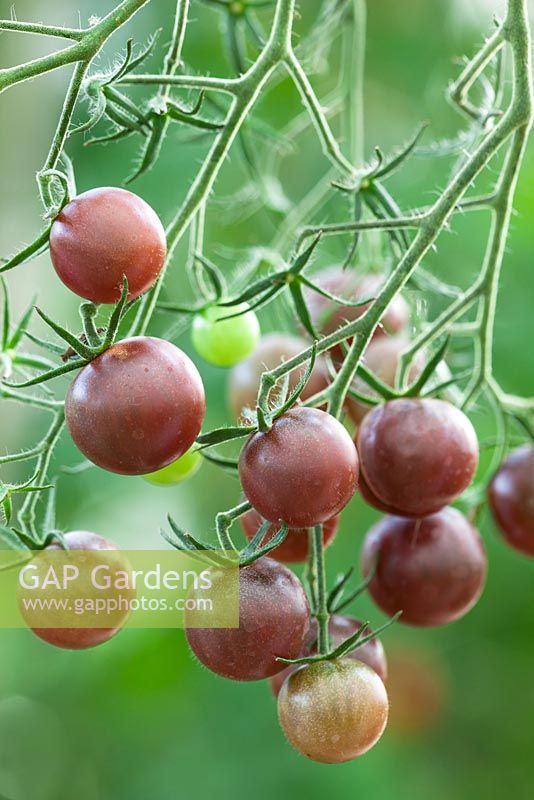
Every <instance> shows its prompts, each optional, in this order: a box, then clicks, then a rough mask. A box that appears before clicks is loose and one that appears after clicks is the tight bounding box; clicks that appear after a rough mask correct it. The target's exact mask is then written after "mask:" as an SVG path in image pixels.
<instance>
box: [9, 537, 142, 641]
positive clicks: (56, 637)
mask: <svg viewBox="0 0 534 800" xmlns="http://www.w3.org/2000/svg"><path fill="white" fill-rule="evenodd" d="M65 540H66V542H67V546H68V549H69V551H70V550H82V551H84V552H83V562H84V572H86V573H87V574H83V573H82V571H81V564H80V565H77V564H76V562H75V566H78V568H79V569H80V579H79V580H81V581H82V580H83V584H79V583H78V582H73V583H72V585H71V586H70V587H69V588H68V589H65V590H62V591H60V592H57V591H56V590H54V589H52V594H51V595H50V591H49V590H46V589H41V588H38V589H28V590H25V589H22V588H21V587H20V586H19V597H18V602H19V608H20V612H21V614H22V616H23V618H24V620H25V622H26V624H27V625H28V627H30V628H31V630H32V631H33V633H35V634H36V636H38V637H39V638H40V639H43V641H45V642H48V644H52V645H54V646H55V647H61V648H64V649H66V650H86V649H88V648H90V647H96V646H97V645H99V644H103V643H104V642H107V641H108V639H111V638H112V637H113V636H115V635H116V634H117V633H118V632H119V631H120V630H121V628H122V626H123V625H124V623H125V622H126V619H127V617H128V615H129V609H127V608H126V606H125V607H124V608H121V607H120V606H119V610H118V611H116V612H113V613H111V614H110V615H109V616H108V619H110V620H113V622H114V626H113V627H111V628H82V627H60V628H52V627H36V620H37V619H40V618H41V617H40V614H39V613H37V614H36V612H35V611H32V610H31V608H29V607H28V605H27V604H25V603H24V600H26V599H35V598H36V597H38V598H42V599H43V600H46V598H47V597H49V599H52V598H54V599H55V600H57V601H61V600H65V599H66V600H68V601H69V602H71V603H74V601H75V600H79V599H80V597H83V599H84V600H85V601H87V600H90V599H108V598H109V596H110V595H109V593H108V594H106V595H105V596H104V594H103V591H101V590H99V589H98V588H97V589H95V588H94V587H93V585H92V583H91V579H90V570H92V569H94V568H96V567H102V566H105V567H106V568H107V570H108V571H109V570H110V569H113V570H117V571H121V570H124V571H125V572H128V571H129V564H128V563H127V561H126V559H124V558H123V557H122V556H121V555H120V554H119V553H118V551H117V547H116V545H115V544H113V542H110V541H109V539H104V538H102V537H101V536H97V535H96V534H95V533H89V532H87V531H72V532H71V533H67V534H65ZM61 549H62V548H61V547H60V546H59V545H58V544H55V543H54V544H51V545H49V546H48V547H47V548H46V550H45V551H43V555H44V557H45V561H46V554H47V553H49V552H50V551H54V550H61ZM102 551H105V552H106V553H107V552H108V551H113V552H114V553H115V552H116V553H117V555H116V556H114V555H113V556H112V557H110V556H103V555H102ZM92 553H94V558H93V557H92V555H91V554H92ZM99 554H101V555H100V556H99ZM35 561H36V562H38V561H39V555H38V556H37V557H36V559H35ZM32 563H33V562H32ZM54 565H55V566H54ZM36 566H37V565H36ZM43 566H44V565H43ZM47 566H48V567H50V566H52V567H54V570H55V573H56V574H61V569H62V563H61V564H60V563H59V562H57V563H56V562H54V561H50V562H49V563H48V565H47ZM41 572H43V570H41ZM43 574H44V575H46V572H44V573H43ZM33 575H34V573H33V572H32V573H31V577H33ZM80 585H83V589H84V590H83V591H81V589H80ZM72 594H74V596H73V597H71V595H72ZM116 594H117V592H116V591H115V590H114V589H112V590H111V595H112V596H116ZM130 596H131V592H130V591H127V592H126V599H128V598H130ZM71 620H73V621H76V622H77V621H78V620H80V621H81V620H82V615H77V614H74V613H73V612H71V613H70V617H68V618H67V619H65V622H66V623H67V622H70V621H71Z"/></svg>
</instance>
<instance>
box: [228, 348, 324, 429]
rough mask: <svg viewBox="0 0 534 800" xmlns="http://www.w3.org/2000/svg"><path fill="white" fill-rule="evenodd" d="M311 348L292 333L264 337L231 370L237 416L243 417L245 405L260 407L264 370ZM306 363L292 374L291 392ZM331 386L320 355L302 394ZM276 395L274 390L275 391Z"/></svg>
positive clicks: (231, 397) (232, 403) (309, 394)
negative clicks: (255, 347)
mask: <svg viewBox="0 0 534 800" xmlns="http://www.w3.org/2000/svg"><path fill="white" fill-rule="evenodd" d="M308 347H309V344H308V342H307V341H306V340H305V339H301V338H300V337H298V336H291V335H290V334H288V333H269V334H267V335H266V336H263V337H262V338H261V340H260V343H259V346H258V348H257V350H256V351H255V352H254V353H253V354H252V355H251V356H250V358H247V360H246V361H243V362H242V363H241V364H239V365H238V366H236V367H234V369H233V370H232V372H231V373H230V383H229V401H230V408H231V410H232V412H233V414H234V415H235V416H236V417H239V416H240V415H241V413H242V411H243V409H244V408H251V409H253V410H255V409H256V400H257V397H258V390H259V386H260V379H261V376H262V373H263V372H266V371H267V370H271V369H275V368H276V367H278V366H280V364H281V363H282V362H283V361H289V360H290V359H292V358H294V356H297V355H299V353H302V352H303V351H304V350H307V348H308ZM305 371H306V365H305V364H304V365H303V366H301V367H298V368H297V369H295V370H293V372H291V373H290V380H289V391H290V392H291V391H293V390H294V389H295V387H296V386H297V384H298V382H299V380H300V379H301V377H302V375H303V374H304V373H305ZM327 385H328V368H327V365H326V361H325V359H324V358H323V357H322V356H318V357H317V359H316V361H315V365H314V368H313V371H312V374H311V375H310V378H309V380H308V383H307V384H306V386H305V387H304V390H303V392H302V394H301V399H302V400H307V399H308V398H309V397H313V395H315V394H317V393H318V392H320V391H322V390H323V389H325V388H326V386H327ZM273 394H274V392H273Z"/></svg>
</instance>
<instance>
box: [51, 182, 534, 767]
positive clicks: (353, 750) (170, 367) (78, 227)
mask: <svg viewBox="0 0 534 800" xmlns="http://www.w3.org/2000/svg"><path fill="white" fill-rule="evenodd" d="M124 231H128V236H127V237H125V236H124ZM50 247H51V256H52V261H53V264H54V266H55V268H56V270H57V273H58V275H59V276H60V278H61V279H62V280H63V282H64V283H65V284H66V285H67V286H68V287H69V288H70V289H72V290H73V291H74V292H76V293H77V294H78V295H80V296H81V297H83V298H85V299H87V300H90V301H92V302H95V303H112V302H116V301H117V300H118V299H119V296H120V287H121V284H122V281H123V276H126V277H127V279H128V287H129V292H130V298H131V299H133V298H135V297H137V296H139V295H140V294H141V293H143V292H145V291H146V290H147V289H148V288H149V287H150V286H151V285H153V283H154V282H155V281H156V279H157V277H158V275H159V274H160V271H161V269H162V267H163V263H164V260H165V256H166V252H165V238H164V233H163V229H162V227H161V224H160V222H159V220H158V218H157V217H156V215H155V214H154V212H153V211H152V210H151V209H150V208H149V207H148V206H147V205H146V204H145V203H144V202H143V201H142V200H140V199H139V198H137V197H136V196H135V195H132V194H131V193H129V192H125V191H122V190H119V189H98V190H94V191H92V192H88V193H86V194H84V195H81V196H80V197H78V198H77V199H75V200H74V201H72V202H71V203H70V204H69V205H67V206H66V207H65V208H64V209H63V211H62V212H61V213H60V215H59V217H58V218H57V220H56V222H55V223H54V225H53V228H52V232H51V238H50ZM377 281H380V279H379V278H375V277H373V278H366V279H365V280H364V281H362V280H359V282H356V279H355V276H354V273H353V272H352V271H343V270H341V269H337V268H336V269H332V270H328V271H327V272H325V273H324V274H323V275H322V276H320V282H321V285H322V287H323V288H324V289H325V290H326V291H327V292H328V293H330V294H334V295H336V296H337V297H339V296H343V297H346V298H347V299H351V300H354V299H361V298H365V297H368V296H370V295H372V294H373V293H374V292H376V288H377ZM306 300H307V304H308V307H309V311H310V314H311V317H312V319H313V321H314V324H315V326H316V328H317V329H319V330H321V332H322V333H323V334H327V333H330V332H332V331H334V330H336V329H338V328H339V326H340V325H341V324H343V323H344V322H346V321H347V320H351V319H355V318H357V317H358V316H359V315H361V314H362V313H363V312H364V311H365V308H366V306H365V305H360V306H358V307H356V306H355V305H354V304H353V305H351V306H343V305H342V304H333V303H332V302H331V301H329V300H328V299H327V298H326V297H325V296H323V295H320V294H317V293H312V292H310V293H309V295H308V296H307V297H306ZM408 312H409V310H408V307H407V305H406V303H405V301H404V300H403V299H402V298H398V299H397V300H395V301H394V302H393V303H392V304H391V306H390V308H389V310H388V311H387V312H386V314H385V316H384V318H383V320H382V326H381V329H380V330H379V331H378V332H377V334H375V337H374V338H373V340H372V341H371V343H370V344H369V345H368V348H367V351H366V353H365V363H366V365H367V366H368V367H369V369H371V370H372V371H373V372H374V373H375V374H376V375H377V376H378V377H379V378H380V379H381V380H382V382H383V383H385V384H389V385H391V386H393V384H394V378H395V372H396V369H397V365H398V361H399V357H400V354H401V353H402V351H403V350H404V349H405V348H406V346H407V336H406V333H405V330H406V327H407V322H408ZM221 316H224V315H223V314H221V313H220V312H219V311H218V309H217V308H214V309H213V310H211V311H210V312H209V313H204V314H202V315H201V316H200V317H199V318H198V319H196V320H195V322H194V326H193V342H194V344H195V346H196V348H197V350H198V351H199V352H200V353H201V354H202V355H203V356H204V357H207V358H208V359H209V360H211V361H213V362H214V363H219V364H221V365H224V366H229V365H231V364H234V365H235V362H236V361H239V362H240V363H238V364H237V365H235V366H234V369H233V370H232V372H231V376H230V404H231V407H232V409H233V412H234V414H235V415H236V416H238V417H239V416H241V414H242V412H243V409H245V408H252V409H253V408H255V405H256V397H257V393H258V386H259V381H260V377H261V374H262V373H263V372H264V371H265V370H267V369H272V368H274V367H276V366H278V365H279V364H280V362H281V361H283V360H287V359H290V358H292V357H293V356H295V355H297V354H298V353H300V352H302V351H303V349H305V348H306V347H307V346H308V345H307V342H306V341H305V340H303V339H302V338H300V337H298V336H290V335H287V334H270V335H267V336H264V337H263V338H262V339H260V340H259V343H258V337H259V328H257V321H255V317H254V315H253V314H252V315H248V314H245V315H244V317H237V318H235V320H229V319H227V320H222V321H220V317H221ZM233 322H236V324H238V326H241V327H238V328H237V331H238V332H237V334H235V331H236V328H232V323H233ZM245 334H247V335H245ZM234 335H236V341H238V342H239V347H238V348H237V350H235V349H234V350H235V352H234V357H232V358H229V357H228V348H225V346H224V344H225V340H226V337H227V336H228V337H229V338H230V339H231V338H232V336H234ZM251 351H253V352H252V353H251ZM236 352H237V357H235V353H236ZM247 356H249V357H248V358H247ZM343 357H344V351H343V350H342V348H341V347H338V348H335V349H334V350H333V351H332V353H331V354H329V358H331V360H332V362H333V363H334V364H339V362H340V361H341V360H342V359H343ZM303 369H304V368H303V367H302V368H299V369H296V370H294V371H293V373H292V374H291V375H290V389H291V388H295V386H296V385H297V382H298V380H299V378H300V376H301V375H302V371H303ZM412 370H413V373H412V375H413V376H415V375H417V373H418V372H419V371H420V370H421V365H420V364H418V363H417V359H416V360H415V363H414V365H413V367H412ZM329 380H330V378H329V369H328V363H327V361H326V359H325V358H323V357H319V358H318V359H317V361H316V362H315V365H314V368H313V371H312V374H311V376H310V379H309V380H308V383H307V385H306V387H305V388H304V390H303V391H302V394H301V398H300V399H301V401H305V400H307V399H309V398H310V397H312V396H313V395H315V394H317V393H319V392H321V391H322V390H323V389H324V388H325V387H327V385H328V383H329ZM359 380H360V379H358V378H357V379H356V380H355V383H354V388H355V389H356V391H360V393H361V389H362V387H361V385H360V383H359ZM368 393H369V392H368V391H367V394H368ZM375 401H376V405H373V406H369V405H364V404H363V403H362V402H361V401H359V400H357V399H351V398H347V402H346V407H345V409H346V412H347V415H348V417H349V418H350V419H351V420H352V422H353V423H354V426H355V428H356V430H357V436H356V438H355V439H354V438H353V436H352V435H351V434H350V433H349V432H348V430H347V428H346V427H345V426H344V425H343V424H341V422H339V421H338V420H337V419H335V418H334V417H333V416H331V415H330V414H328V413H327V412H326V411H324V410H321V409H318V408H312V407H307V406H304V405H296V406H294V407H293V408H291V409H289V410H288V411H286V412H285V413H283V414H282V415H281V416H279V417H278V418H276V419H275V420H274V422H273V423H272V426H271V427H270V429H269V430H267V431H265V432H264V431H258V432H255V433H253V434H252V435H251V436H250V437H249V438H248V440H247V441H246V443H245V445H244V447H243V449H242V451H241V455H240V459H239V477H240V481H241V485H242V488H243V492H244V495H245V497H246V499H247V500H248V501H249V503H250V505H251V507H252V509H251V510H250V511H249V512H248V513H246V514H245V515H244V516H242V518H241V524H242V527H243V530H244V532H245V534H246V536H247V538H248V539H252V538H253V537H254V536H255V535H256V534H257V532H258V530H259V528H260V527H261V525H262V524H263V523H264V521H268V522H271V523H272V525H271V528H270V530H269V531H268V532H267V534H266V537H265V538H266V540H268V539H269V538H270V537H271V536H272V535H273V534H274V532H276V531H277V530H278V528H279V526H280V523H281V522H282V521H283V522H284V523H286V525H287V526H288V527H289V533H288V535H287V538H286V539H285V541H284V542H283V543H282V544H281V545H280V546H279V547H278V548H277V549H275V550H274V551H272V552H271V554H270V556H271V557H269V558H261V559H259V560H257V561H256V562H254V563H252V564H250V565H248V566H246V567H243V568H242V569H241V572H240V624H239V627H238V628H236V629H209V630H206V629H195V628H193V627H190V628H188V629H187V638H188V641H189V644H190V646H191V649H192V650H193V652H194V653H195V655H196V657H197V658H198V659H199V661H200V662H202V664H204V665H205V666H206V667H207V668H208V669H210V670H211V671H213V672H215V673H217V674H219V675H222V676H224V677H226V678H230V679H233V680H239V681H255V680H261V679H271V683H272V687H273V691H274V692H275V694H276V695H277V696H278V707H279V718H280V723H281V725H282V728H283V730H284V732H285V733H286V735H287V738H288V739H289V741H290V742H291V743H292V744H293V745H294V746H295V748H296V749H297V750H299V751H300V752H301V753H303V754H305V755H306V756H308V757H310V758H312V759H315V760H317V761H321V762H341V761H346V760H349V759H352V758H355V757H357V756H359V755H361V754H362V753H364V752H366V751H367V750H369V748H370V747H372V746H373V745H374V744H375V743H376V742H377V740H378V739H379V738H380V736H381V734H382V732H383V730H384V727H385V725H386V722H387V716H388V697H387V693H386V689H385V682H386V680H387V666H386V659H385V655H384V650H383V648H382V645H381V643H380V641H379V640H378V639H377V638H374V639H373V638H372V639H370V640H368V641H366V642H365V644H363V645H361V646H357V644H356V645H355V649H353V650H352V651H351V652H350V653H348V654H346V655H345V656H343V657H342V658H339V659H336V658H328V657H327V658H326V659H324V660H318V659H317V658H314V655H315V654H316V653H317V639H318V628H317V622H316V620H315V619H314V618H313V617H312V615H311V613H310V606H309V602H308V598H307V595H306V592H305V590H304V587H303V584H302V583H301V581H300V580H299V579H298V578H297V577H296V576H295V574H294V573H293V572H291V571H290V570H289V569H288V568H287V567H286V566H285V563H298V562H303V561H305V560H306V559H307V558H308V556H309V540H308V530H309V529H310V528H314V527H316V526H323V528H322V530H323V537H324V544H325V546H326V545H328V544H330V543H331V542H332V540H333V539H334V537H335V535H336V532H337V529H338V525H339V515H340V513H341V512H342V510H343V509H344V508H345V507H346V506H347V504H348V503H349V501H350V500H351V498H352V497H353V495H354V494H355V492H356V491H357V489H358V490H359V492H360V494H361V496H362V498H363V499H364V500H365V501H366V502H367V503H368V504H370V505H371V506H372V507H374V508H376V509H378V510H380V511H381V512H383V513H384V514H385V515H386V516H384V517H383V518H382V520H381V521H380V522H379V523H378V524H377V525H375V526H374V527H373V528H372V529H371V530H370V531H369V532H368V534H367V536H366V537H365V540H364V543H363V548H362V554H361V561H362V571H363V575H364V577H367V578H368V581H369V592H370V594H371V596H372V598H373V600H374V601H375V603H376V604H377V606H378V607H379V608H380V609H381V610H382V611H384V612H385V613H386V614H388V615H394V614H396V613H397V612H402V617H401V622H403V623H405V624H409V625H416V626H435V625H444V624H447V623H450V622H452V621H454V620H457V619H459V618H460V617H462V616H463V615H464V614H466V613H467V612H468V611H469V609H471V608H472V606H473V605H474V604H475V603H476V601H477V599H478V597H479V596H480V593H481V591H482V588H483V585H484V581H485V577H486V568H487V560H486V554H485V550H484V546H483V543H482V539H481V537H480V535H479V533H478V531H477V530H476V529H475V527H474V526H473V524H472V522H471V521H470V520H469V519H468V518H467V517H466V516H464V515H463V514H462V513H461V512H460V511H458V510H457V509H456V508H454V507H453V506H452V505H451V504H452V503H454V501H455V500H457V499H458V498H459V497H460V495H461V494H462V493H463V492H464V491H465V490H466V489H467V487H468V486H469V485H470V484H471V482H472V480H473V478H474V475H475V472H476V470H477V466H478V456H479V449H478V442H477V437H476V434H475V431H474V429H473V426H472V424H471V422H470V421H469V419H468V418H467V417H466V416H465V414H464V413H463V412H462V411H460V410H458V409H457V408H456V407H455V406H453V405H452V404H451V403H449V402H446V401H444V400H441V399H436V398H432V397H428V396H427V397H424V398H419V397H399V398H396V399H393V400H390V401H387V402H383V401H382V400H381V399H380V398H378V397H377V398H375ZM65 410H66V420H67V425H68V428H69V431H70V433H71V435H72V438H73V440H74V442H75V443H76V445H77V446H78V447H79V449H80V450H81V451H82V452H83V453H84V454H85V456H86V457H87V458H88V459H90V460H91V461H92V462H93V463H95V464H97V465H98V466H100V467H102V468H104V469H106V470H109V471H112V472H117V473H121V474H125V475H146V474H147V473H149V477H150V479H151V480H154V481H156V482H160V483H172V482H174V481H175V480H180V479H183V478H184V477H186V476H187V475H190V474H191V473H192V472H193V471H194V470H195V469H196V468H198V464H199V459H200V456H199V454H198V453H197V452H195V450H194V448H193V445H194V443H195V440H196V438H197V436H198V435H199V432H200V429H201V426H202V423H203V418H204V413H205V396H204V389H203V385H202V381H201V378H200V375H199V373H198V371H197V369H196V367H195V365H194V364H193V363H192V361H191V360H190V359H189V358H188V357H187V356H186V355H185V354H184V353H183V352H182V351H181V350H179V349H178V348H177V347H175V346H174V345H173V344H170V343H169V342H167V341H163V340H161V339H155V338H152V337H147V336H142V337H137V338H131V339H126V340H123V341H120V342H118V343H117V344H114V345H113V346H111V347H110V348H109V349H108V350H107V351H105V352H104V353H103V354H101V355H100V356H98V357H97V358H95V359H94V360H93V361H92V362H91V363H89V364H88V365H87V366H85V367H84V368H83V369H82V370H81V371H80V373H79V374H78V376H77V377H76V378H75V380H74V381H73V383H72V385H71V386H70V389H69V391H68V394H67V398H66V406H65ZM192 448H193V449H192ZM154 473H155V474H154ZM489 499H490V505H491V508H492V510H493V513H494V517H495V519H496V521H497V524H498V526H499V528H500V529H501V531H502V532H503V534H504V536H505V538H506V540H507V541H508V542H509V543H510V544H511V545H512V546H513V547H515V548H516V549H518V550H520V551H521V552H523V553H526V554H527V555H530V556H534V447H533V446H532V445H526V446H524V447H522V448H520V449H519V450H517V451H515V452H513V453H512V454H511V455H510V456H509V457H508V459H507V460H506V461H505V462H504V463H503V465H502V466H501V468H500V469H499V471H498V472H497V474H496V475H495V477H494V479H493V481H492V483H491V486H490V490H489ZM92 536H93V538H92V539H91V538H88V536H87V535H85V534H76V533H75V534H68V535H67V541H68V544H69V546H71V547H90V548H92V547H95V548H102V547H104V548H107V547H112V546H113V545H112V544H111V543H109V542H107V541H105V540H102V539H100V538H99V537H94V535H92ZM284 562H285V563H284ZM360 629H361V630H362V636H365V635H366V631H365V629H364V627H363V626H362V624H361V623H360V622H359V621H358V620H355V619H353V618H351V617H347V616H343V615H340V614H333V615H332V616H331V617H330V620H329V633H330V641H331V651H330V652H333V651H334V650H335V649H336V647H337V646H339V645H341V644H342V643H343V642H346V641H347V640H348V639H349V638H350V637H351V636H353V635H354V634H355V633H356V632H357V631H359V630H360ZM38 633H39V635H40V636H42V637H43V638H45V639H47V640H48V641H51V642H53V643H54V644H56V645H58V646H64V647H72V648H83V647H89V646H92V645H95V644H98V643H100V642H101V641H103V640H105V639H107V638H110V636H112V635H113V634H114V633H116V629H113V630H108V631H101V630H100V631H91V630H77V631H71V630H63V631H46V630H44V631H43V630H40V631H38ZM367 633H369V631H367ZM327 655H328V654H327ZM308 657H309V658H310V659H311V660H310V662H309V663H307V664H304V665H302V664H298V665H290V666H287V664H286V663H284V662H283V661H280V660H279V659H281V658H282V659H285V660H286V661H291V660H298V659H301V658H304V659H306V658H308Z"/></svg>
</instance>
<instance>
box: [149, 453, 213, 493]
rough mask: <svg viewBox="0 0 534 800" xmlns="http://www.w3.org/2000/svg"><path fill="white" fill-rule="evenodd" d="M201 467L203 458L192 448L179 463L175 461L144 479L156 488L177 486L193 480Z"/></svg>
mask: <svg viewBox="0 0 534 800" xmlns="http://www.w3.org/2000/svg"><path fill="white" fill-rule="evenodd" d="M201 465H202V456H201V455H200V453H199V451H198V450H197V449H196V448H195V447H192V448H191V449H190V450H188V451H187V453H184V455H183V456H182V457H181V458H179V459H178V460H177V461H173V462H172V464H169V465H168V466H167V467H163V469H158V471H157V472H151V473H150V474H149V475H144V478H145V480H146V481H148V482H149V483H153V484H154V486H176V485H177V484H179V483H183V482H184V481H187V480H189V478H192V477H193V475H195V474H196V473H197V472H198V470H199V469H200V467H201Z"/></svg>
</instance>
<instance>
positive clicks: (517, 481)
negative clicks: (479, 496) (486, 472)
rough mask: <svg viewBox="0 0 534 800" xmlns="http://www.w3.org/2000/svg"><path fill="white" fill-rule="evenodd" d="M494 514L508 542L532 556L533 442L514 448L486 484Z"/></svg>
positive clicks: (533, 510)
mask: <svg viewBox="0 0 534 800" xmlns="http://www.w3.org/2000/svg"><path fill="white" fill-rule="evenodd" d="M488 497H489V502H490V507H491V510H492V512H493V517H494V519H495V522H496V523H497V526H498V528H499V529H500V531H501V533H502V535H503V536H504V538H505V540H506V541H507V542H508V544H509V545H510V546H511V547H513V548H514V549H515V550H518V551H519V552H520V553H523V554H524V555H526V556H534V445H531V444H526V445H524V446H523V447H519V448H517V449H516V450H514V451H513V452H512V453H510V455H509V456H508V458H507V459H506V460H505V461H504V462H503V464H501V466H500V468H499V469H498V470H497V472H496V474H495V476H494V478H493V480H492V482H491V485H490V487H489V494H488Z"/></svg>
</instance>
